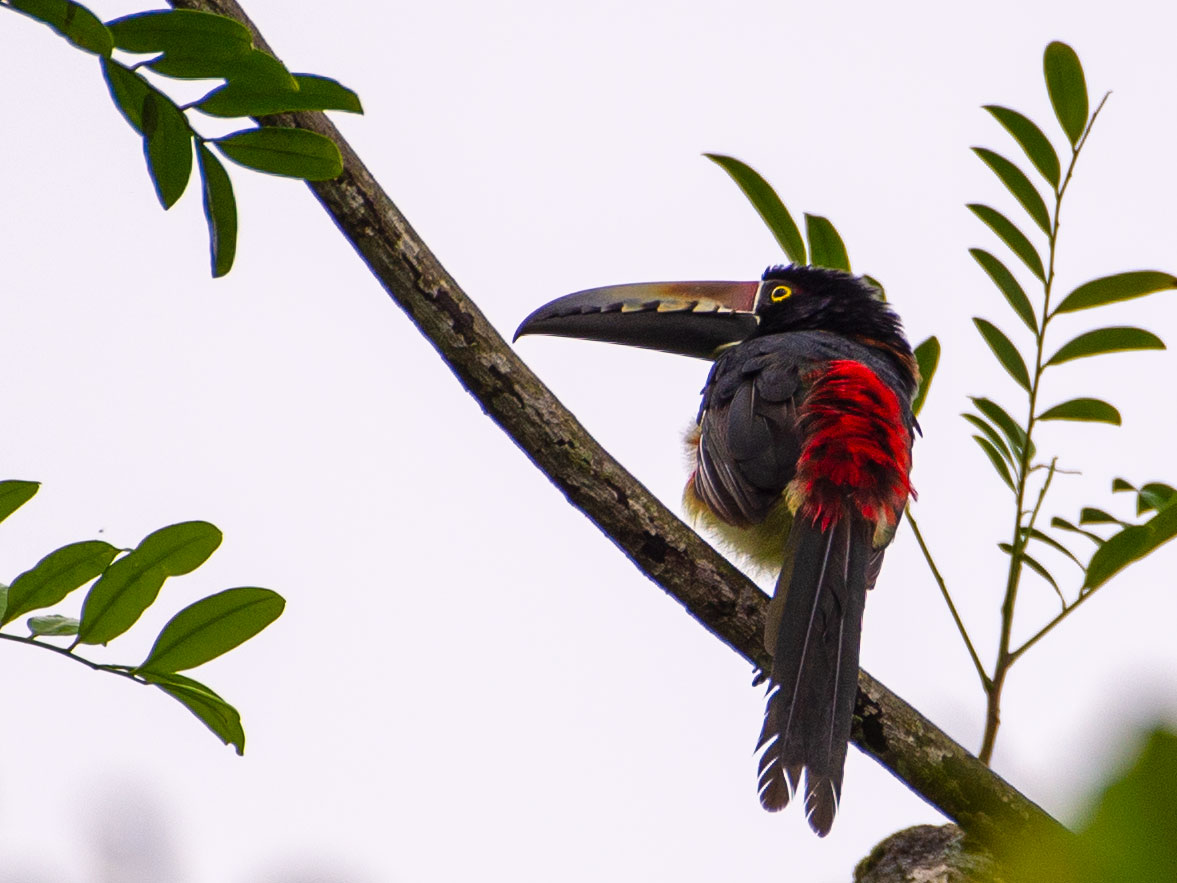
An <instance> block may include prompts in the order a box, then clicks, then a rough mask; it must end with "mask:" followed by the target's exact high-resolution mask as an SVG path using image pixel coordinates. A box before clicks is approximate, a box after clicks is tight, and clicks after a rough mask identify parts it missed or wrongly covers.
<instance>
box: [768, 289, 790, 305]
mask: <svg viewBox="0 0 1177 883" xmlns="http://www.w3.org/2000/svg"><path fill="white" fill-rule="evenodd" d="M768 296H769V297H770V298H772V302H773V303H774V304H776V303H780V302H781V301H783V300H788V299H789V298H790V297H792V296H793V289H791V288H790V287H789V286H787V285H774V286H773V288H772V291H770V292H769V293H768Z"/></svg>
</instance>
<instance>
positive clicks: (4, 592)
mask: <svg viewBox="0 0 1177 883" xmlns="http://www.w3.org/2000/svg"><path fill="white" fill-rule="evenodd" d="M6 610H8V586H6V585H4V583H0V617H3V616H4V613H5V611H6Z"/></svg>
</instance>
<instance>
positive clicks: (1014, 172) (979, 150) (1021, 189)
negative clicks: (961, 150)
mask: <svg viewBox="0 0 1177 883" xmlns="http://www.w3.org/2000/svg"><path fill="white" fill-rule="evenodd" d="M973 153H975V154H977V156H979V157H980V158H981V161H982V162H983V163H985V165H987V166H989V168H990V169H992V170H993V174H995V175H996V176H997V177H998V178H999V179H1000V180H1001V183H1002V184H1004V185H1005V189H1006V190H1008V191H1009V192H1010V193H1012V194H1013V195H1014V198H1015V199H1016V200H1017V201H1018V202H1020V203H1021V204H1022V208H1024V209H1025V210H1026V213H1027V214H1029V216H1030V217H1031V218H1032V219H1033V220H1034V223H1035V224H1037V225H1038V228H1039V229H1040V230H1041V231H1042V232H1043V233H1045V234H1046V235H1047V236H1049V235H1050V213H1049V212H1048V211H1047V210H1046V203H1045V202H1043V201H1042V197H1041V196H1040V195H1039V194H1038V190H1037V189H1036V188H1035V187H1034V185H1033V184H1031V183H1030V179H1029V178H1027V177H1026V176H1025V174H1024V173H1023V172H1022V170H1021V169H1019V168H1018V167H1017V166H1015V165H1014V164H1013V163H1012V162H1010V161H1009V160H1008V159H1006V158H1005V157H1004V156H1002V155H1001V154H999V153H994V152H993V151H992V150H989V149H987V148H984V147H974V148H973Z"/></svg>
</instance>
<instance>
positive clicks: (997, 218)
mask: <svg viewBox="0 0 1177 883" xmlns="http://www.w3.org/2000/svg"><path fill="white" fill-rule="evenodd" d="M968 208H969V211H971V212H972V213H973V214H974V215H976V216H977V217H978V218H980V219H981V220H982V221H983V222H984V223H985V225H986V226H987V227H988V228H989V229H990V230H992V231H993V232H994V233H996V234H997V236H998V237H999V238H1000V239H1001V241H1002V242H1004V243H1005V244H1006V245H1007V246H1009V250H1010V251H1012V252H1013V253H1014V254H1016V255H1017V256H1018V257H1019V258H1021V259H1022V262H1023V263H1024V264H1025V265H1026V266H1027V267H1029V268H1030V272H1031V273H1033V274H1034V275H1035V276H1037V277H1038V278H1039V279H1041V280H1042V281H1043V282H1045V281H1046V271H1045V270H1044V269H1043V267H1042V258H1040V257H1039V256H1038V252H1037V251H1035V250H1034V246H1033V245H1031V244H1030V240H1029V239H1027V238H1026V236H1025V234H1024V233H1022V231H1021V230H1019V229H1018V228H1017V227H1015V226H1014V225H1013V224H1012V223H1011V222H1010V220H1009V218H1007V217H1006V216H1005V215H1003V214H1002V213H1001V212H999V211H997V210H996V209H993V208H990V207H989V206H987V205H980V204H978V203H975V202H974V203H969V206H968Z"/></svg>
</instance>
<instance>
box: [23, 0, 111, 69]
mask: <svg viewBox="0 0 1177 883" xmlns="http://www.w3.org/2000/svg"><path fill="white" fill-rule="evenodd" d="M8 5H9V6H11V7H12V8H13V9H15V10H16V11H17V12H23V13H24V14H25V15H27V16H29V17H30V18H35V19H36V20H37V21H40V22H43V23H45V24H47V25H49V27H51V28H53V30H55V31H57V33H59V34H61V36H63V37H65V38H66V39H67V40H69V41H70V42H71V43H73V44H74V45H75V46H77V47H78V48H79V49H85V50H86V51H87V52H93V53H94V54H95V55H103V56H109V55H110V52H111V50H112V49H113V48H114V40H113V38H112V37H111V33H110V31H109V30H108V29H107V27H106V25H104V24H103V23H102V20H101V19H99V18H98V16H96V15H95V14H94V13H93V12H91V11H90V10H89V9H87V8H86V7H85V6H82V5H81V4H80V3H73V2H69V0H9V2H8Z"/></svg>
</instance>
